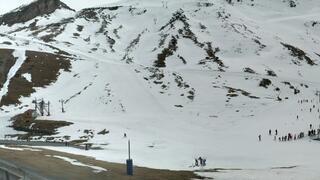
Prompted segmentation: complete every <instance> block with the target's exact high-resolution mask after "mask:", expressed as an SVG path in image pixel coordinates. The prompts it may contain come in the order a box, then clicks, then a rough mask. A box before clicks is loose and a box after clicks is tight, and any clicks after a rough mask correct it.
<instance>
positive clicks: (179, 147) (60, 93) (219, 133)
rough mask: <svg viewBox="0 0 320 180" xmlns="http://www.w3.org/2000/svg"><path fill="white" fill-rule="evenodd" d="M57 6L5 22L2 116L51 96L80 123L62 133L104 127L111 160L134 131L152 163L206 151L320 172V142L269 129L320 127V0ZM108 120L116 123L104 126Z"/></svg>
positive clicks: (173, 163) (99, 140)
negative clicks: (319, 166)
mask: <svg viewBox="0 0 320 180" xmlns="http://www.w3.org/2000/svg"><path fill="white" fill-rule="evenodd" d="M39 2H41V1H39ZM55 2H58V1H55ZM57 7H58V8H56V9H55V10H54V11H46V12H45V13H41V14H39V15H36V16H34V17H33V16H32V18H30V19H28V20H25V21H17V22H16V23H14V22H13V23H6V21H1V22H4V23H3V24H2V25H1V26H0V44H1V45H0V48H1V52H3V54H4V55H2V53H1V56H3V57H1V58H0V73H1V75H0V87H2V89H1V91H0V97H1V105H2V107H1V111H0V113H1V116H12V115H14V114H17V113H20V112H23V111H25V110H27V109H29V108H32V107H33V106H32V100H33V99H34V98H38V99H39V98H44V99H45V100H49V101H50V102H51V105H52V116H50V117H43V118H44V119H48V118H49V119H56V120H57V119H58V120H66V121H71V122H73V123H74V125H72V126H69V127H64V128H61V129H60V130H59V132H60V134H58V135H57V136H56V137H57V139H62V140H63V137H64V136H71V139H80V138H81V137H83V136H85V137H88V135H87V134H86V133H85V132H88V131H84V130H92V131H93V132H94V137H90V138H89V141H90V142H93V143H96V144H97V145H99V146H101V147H103V148H105V150H104V151H100V152H95V153H94V155H95V156H96V157H98V158H100V159H105V160H109V161H116V162H119V161H120V162H121V161H122V160H123V158H124V156H125V152H126V139H124V138H123V137H122V136H123V133H127V134H128V136H129V137H130V139H132V141H133V143H134V145H133V146H134V157H135V158H136V163H137V164H138V165H142V166H149V167H157V168H171V169H192V168H190V167H189V166H190V165H191V164H192V163H193V161H194V160H193V159H194V157H198V156H205V157H207V159H208V162H207V163H208V168H220V167H222V168H242V169H244V170H243V171H245V172H246V169H252V168H258V169H259V168H262V169H264V170H265V171H264V173H270V174H271V175H272V174H277V173H279V171H280V170H277V169H272V168H274V167H283V166H298V167H299V168H301V169H297V170H296V171H297V174H298V176H297V177H302V178H303V177H304V176H305V175H306V172H309V171H310V172H312V170H313V166H315V165H316V162H317V160H318V158H317V156H316V153H317V152H316V151H315V150H314V149H316V148H318V146H319V144H318V143H317V142H309V141H308V139H307V138H305V139H301V140H299V141H295V142H274V141H273V137H271V136H270V137H269V136H267V131H268V130H269V129H273V130H274V129H278V131H279V132H280V133H279V134H280V135H285V134H287V133H289V132H291V133H299V132H301V131H306V130H307V129H308V127H309V124H310V123H312V124H313V125H314V126H316V127H318V126H319V112H318V110H317V109H318V108H319V101H318V97H317V95H316V93H317V90H318V88H319V87H320V81H319V79H318V77H317V74H319V73H320V69H319V64H320V61H319V59H320V50H319V42H320V39H319V38H320V34H319V32H320V31H319V28H320V19H319V18H320V13H319V9H320V6H319V2H317V1H316V0H299V1H298V0H295V1H289V0H288V1H278V0H269V1H262V0H254V1H252V0H242V1H241V2H238V1H231V3H229V1H226V0H216V1H213V0H197V1H195V0H184V1H173V0H171V1H156V0H148V1H147V0H143V1H141V0H139V1H138V0H137V1H133V0H130V1H129V0H126V1H119V2H116V3H114V4H109V5H108V6H103V7H97V8H88V9H83V10H80V11H74V10H72V9H71V8H68V7H66V6H57ZM49 9H50V8H49ZM22 12H23V11H21V8H20V9H16V10H14V11H13V12H11V13H13V15H14V17H21V15H23V13H22ZM5 17H6V15H4V16H2V17H1V18H5ZM1 18H0V19H1ZM21 22H23V23H21ZM39 57H40V58H39ZM47 72H48V73H47ZM48 74H49V75H48ZM21 88H22V89H23V91H21V90H19V89H21ZM25 89H27V90H25ZM61 99H63V100H65V104H64V105H65V108H66V112H65V113H61V110H60V102H59V100H61ZM302 99H308V103H304V104H301V103H298V102H300V100H302ZM310 108H311V110H309V109H310ZM297 116H298V117H299V118H298V119H297ZM105 128H106V129H108V130H110V134H108V135H105V136H104V135H98V134H97V133H98V132H99V131H101V130H103V129H105ZM258 134H262V139H263V141H262V142H257V137H258ZM284 154H285V155H284ZM91 155H92V154H91ZM297 156H298V157H299V158H297V159H295V157H297ZM298 172H299V173H298ZM281 173H283V174H284V177H283V178H288V179H290V177H292V176H291V175H290V173H291V171H289V170H288V171H285V172H282V170H281ZM244 174H246V173H244ZM266 177H267V176H266ZM308 177H310V179H311V178H316V179H317V178H319V174H316V173H309V176H308ZM244 179H246V177H244Z"/></svg>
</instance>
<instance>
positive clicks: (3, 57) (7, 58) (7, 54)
mask: <svg viewBox="0 0 320 180" xmlns="http://www.w3.org/2000/svg"><path fill="white" fill-rule="evenodd" d="M12 52H13V50H11V49H0V89H1V88H2V87H3V84H4V83H5V81H6V79H7V74H8V72H9V70H10V68H11V67H12V66H13V65H14V63H15V58H14V57H13V55H12Z"/></svg>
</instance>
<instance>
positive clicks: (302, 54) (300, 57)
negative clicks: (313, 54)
mask: <svg viewBox="0 0 320 180" xmlns="http://www.w3.org/2000/svg"><path fill="white" fill-rule="evenodd" d="M281 44H282V45H283V46H284V47H285V48H287V49H288V50H289V51H290V54H291V56H293V57H297V58H298V60H300V61H303V60H305V61H306V62H307V63H308V64H309V65H311V66H313V65H316V63H315V62H314V61H313V60H312V59H311V58H310V57H309V56H307V54H306V53H305V52H304V51H303V50H301V49H299V48H297V47H294V46H292V45H289V44H285V43H281ZM292 62H293V63H294V64H297V65H299V64H300V62H299V61H295V60H292Z"/></svg>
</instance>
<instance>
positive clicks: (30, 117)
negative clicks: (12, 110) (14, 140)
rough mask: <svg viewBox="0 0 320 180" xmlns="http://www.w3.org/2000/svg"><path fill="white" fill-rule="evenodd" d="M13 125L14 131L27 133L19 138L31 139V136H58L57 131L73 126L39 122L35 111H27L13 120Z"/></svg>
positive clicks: (49, 121) (61, 122) (57, 122)
mask: <svg viewBox="0 0 320 180" xmlns="http://www.w3.org/2000/svg"><path fill="white" fill-rule="evenodd" d="M10 121H11V125H10V127H12V128H13V129H14V130H17V131H24V132H27V135H24V136H20V137H19V138H22V139H23V138H29V137H31V136H45V135H54V134H57V129H58V128H60V127H64V126H69V125H72V124H73V123H70V122H67V121H54V120H37V119H36V116H35V111H34V110H27V111H26V112H24V113H22V114H18V115H16V116H14V117H12V118H11V120H10Z"/></svg>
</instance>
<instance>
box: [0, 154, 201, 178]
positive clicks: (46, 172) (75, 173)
mask: <svg viewBox="0 0 320 180" xmlns="http://www.w3.org/2000/svg"><path fill="white" fill-rule="evenodd" d="M54 156H61V157H68V158H71V159H74V160H77V161H79V162H81V163H83V164H86V165H93V166H98V167H101V168H104V169H106V170H107V171H101V172H99V173H97V172H94V171H93V169H91V168H89V167H86V166H75V165H72V164H71V163H69V162H67V161H64V160H62V159H59V158H56V157H54ZM0 157H1V160H4V161H7V162H10V163H13V164H15V165H16V166H18V167H19V168H21V169H25V170H28V171H29V172H33V173H36V174H38V175H39V176H42V177H46V178H48V179H59V180H64V179H65V180H70V179H77V180H81V179H95V180H100V179H101V180H108V179H110V180H118V179H123V180H126V179H128V180H184V179H186V180H190V179H192V178H198V179H201V177H199V176H197V175H195V174H194V173H193V172H191V171H170V170H158V169H150V168H143V167H134V176H127V175H126V166H125V165H124V164H118V163H109V162H105V161H98V160H95V159H93V158H90V157H85V156H79V155H73V154H68V153H62V152H56V151H51V150H41V151H30V150H24V151H17V150H8V149H2V148H0ZM124 161H125V159H124Z"/></svg>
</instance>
